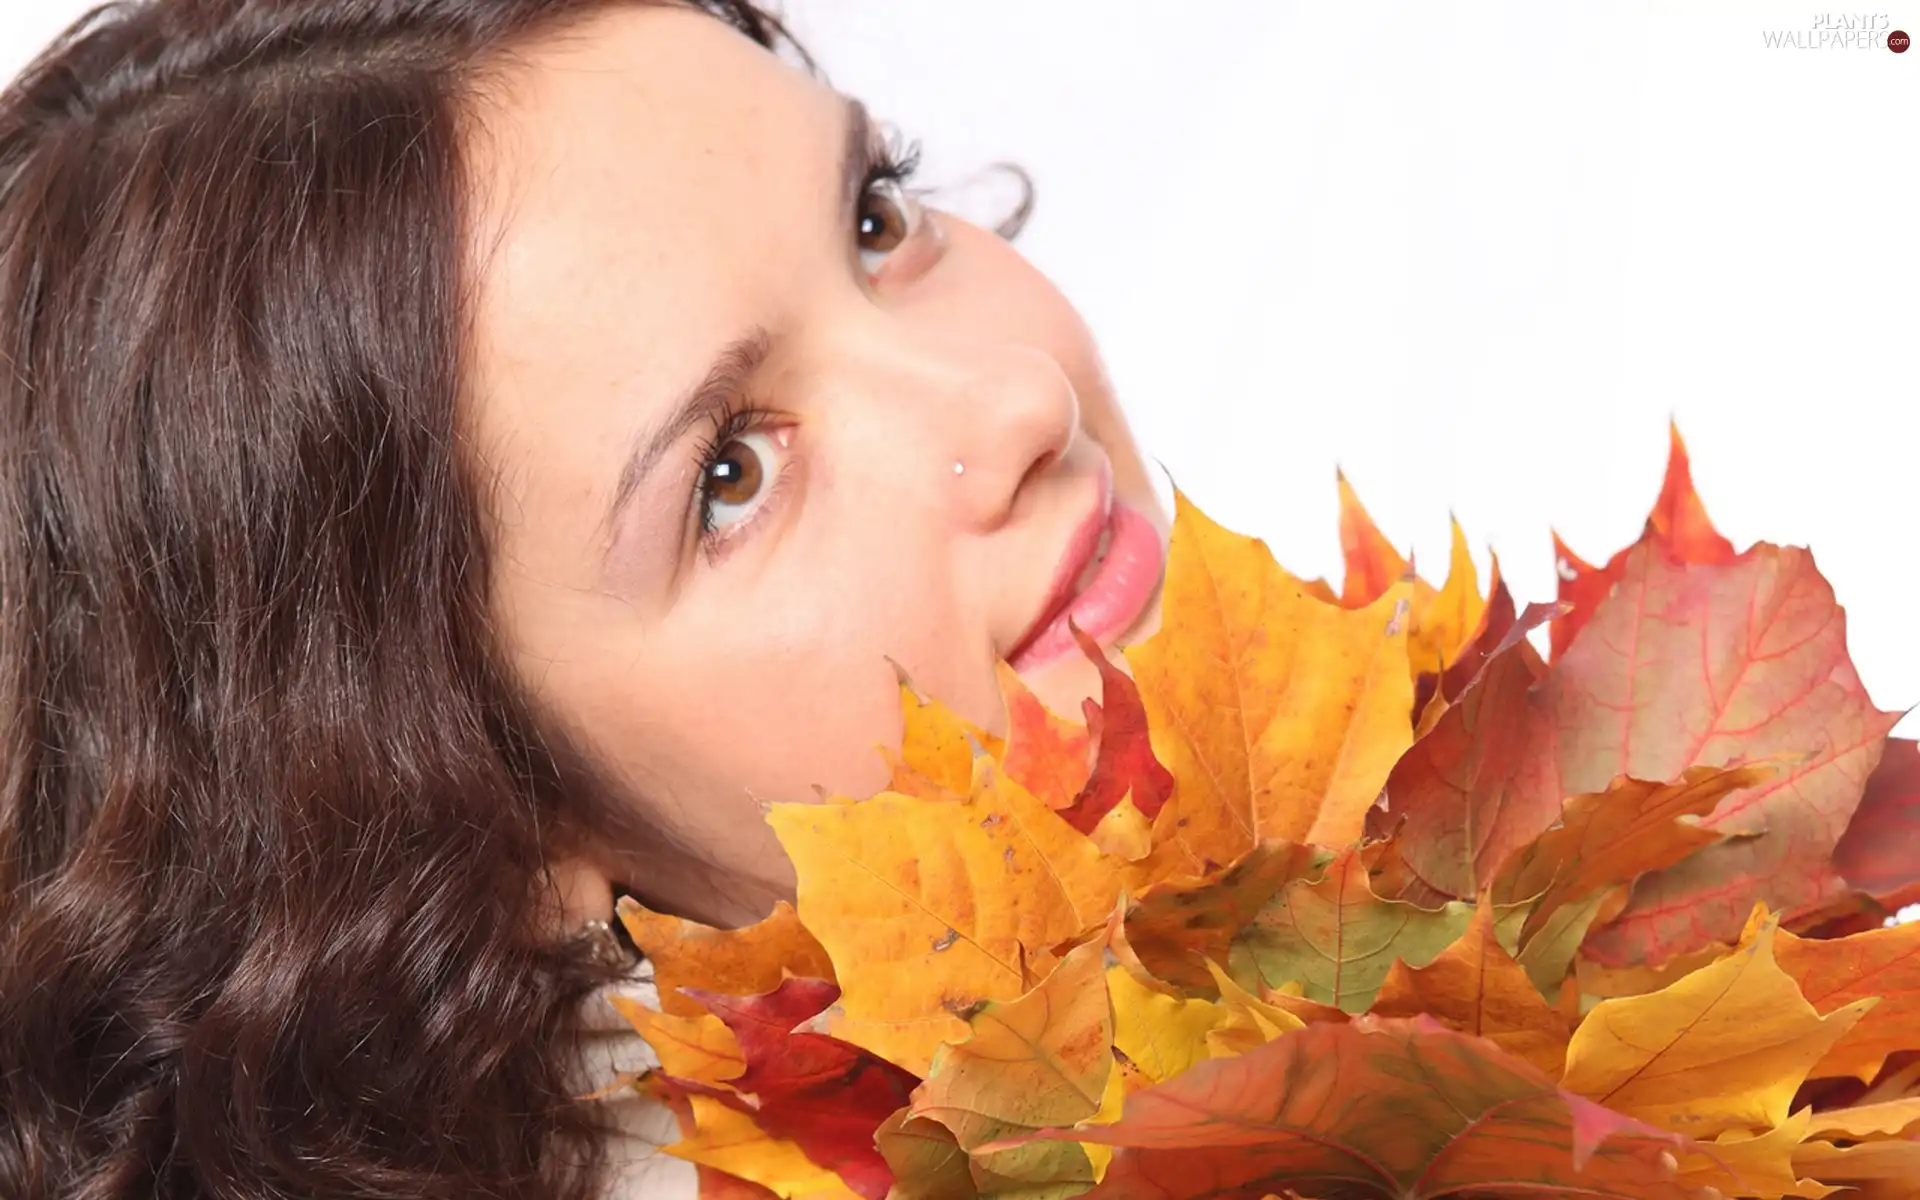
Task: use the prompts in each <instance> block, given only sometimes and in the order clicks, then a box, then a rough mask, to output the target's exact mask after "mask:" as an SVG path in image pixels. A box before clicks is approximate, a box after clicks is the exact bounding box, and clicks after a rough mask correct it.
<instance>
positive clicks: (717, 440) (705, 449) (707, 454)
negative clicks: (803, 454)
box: [693, 397, 786, 559]
mask: <svg viewBox="0 0 1920 1200" xmlns="http://www.w3.org/2000/svg"><path fill="white" fill-rule="evenodd" d="M780 419H781V415H780V414H779V413H777V412H775V411H774V410H773V409H770V408H765V407H763V406H761V405H758V404H755V403H753V402H752V401H751V400H748V399H746V398H745V397H732V398H729V399H728V400H727V401H726V404H725V406H724V407H723V408H722V409H721V411H720V413H719V415H718V416H717V417H716V418H715V420H714V422H713V428H712V429H711V430H710V431H709V432H708V433H707V434H706V435H705V436H703V437H702V438H701V439H700V442H699V444H698V445H697V446H696V454H697V457H698V461H699V463H700V473H699V475H698V477H697V478H696V480H695V483H694V489H693V503H694V520H695V523H696V524H697V525H698V526H699V529H698V532H699V537H700V548H701V550H702V551H703V552H705V553H706V555H707V556H708V557H709V558H710V559H711V558H717V557H718V555H717V551H718V550H719V549H720V547H721V545H722V544H723V543H724V542H725V541H726V540H728V539H729V538H730V537H732V536H733V535H734V531H735V530H738V529H744V528H746V527H747V526H748V525H751V524H752V523H753V521H754V519H756V518H757V517H758V513H757V512H756V513H755V516H754V517H750V518H748V520H747V521H746V522H745V523H744V524H740V525H734V526H730V527H729V528H728V529H726V530H724V531H723V530H721V529H720V528H718V527H717V526H715V525H714V523H713V500H712V495H711V493H710V491H709V488H710V487H711V484H710V483H709V482H708V481H709V480H710V479H711V478H712V477H713V469H714V467H715V466H717V465H719V462H720V452H721V451H723V450H725V449H726V448H727V447H728V446H730V445H732V444H733V442H734V440H735V439H737V438H742V437H745V436H746V435H747V434H750V433H758V432H760V431H761V430H763V429H766V428H767V427H768V426H770V425H773V424H775V423H777V422H778V421H779V420H780ZM785 476H786V471H785V469H782V470H781V472H780V474H779V475H778V476H776V477H775V478H774V479H772V480H771V481H769V482H768V484H767V487H768V488H770V489H777V488H778V487H780V484H781V481H782V480H783V479H784V478H785ZM765 505H766V501H762V502H761V507H762V508H764V507H765Z"/></svg>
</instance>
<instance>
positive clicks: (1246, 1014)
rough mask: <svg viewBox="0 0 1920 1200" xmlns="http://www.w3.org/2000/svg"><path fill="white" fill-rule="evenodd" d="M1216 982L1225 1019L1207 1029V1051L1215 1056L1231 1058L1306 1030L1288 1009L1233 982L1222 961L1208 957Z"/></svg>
mask: <svg viewBox="0 0 1920 1200" xmlns="http://www.w3.org/2000/svg"><path fill="white" fill-rule="evenodd" d="M1207 970H1209V971H1211V972H1212V973H1213V983H1214V986H1215V987H1216V988H1218V989H1219V991H1220V1008H1221V1010H1222V1013H1223V1018H1222V1020H1221V1021H1220V1023H1219V1024H1218V1025H1216V1026H1214V1027H1213V1028H1212V1029H1210V1030H1208V1031H1207V1050H1208V1051H1209V1052H1210V1053H1211V1055H1212V1056H1213V1057H1214V1058H1230V1057H1232V1056H1233V1055H1236V1054H1245V1053H1246V1052H1247V1051H1249V1050H1252V1049H1254V1048H1255V1047H1258V1046H1264V1045H1266V1044H1267V1043H1268V1042H1270V1041H1272V1040H1273V1039H1275V1038H1277V1037H1279V1036H1280V1035H1281V1034H1283V1033H1292V1032H1293V1031H1294V1030H1296V1029H1305V1028H1306V1027H1307V1023H1306V1022H1305V1021H1303V1020H1301V1019H1300V1018H1299V1017H1297V1016H1295V1015H1294V1014H1292V1013H1291V1012H1288V1011H1287V1010H1286V1009H1285V1008H1283V1007H1281V1006H1279V1005H1277V1004H1270V1003H1268V1002H1267V1001H1265V1000H1262V999H1261V998H1260V997H1258V996H1256V995H1254V994H1253V993H1252V992H1249V991H1248V990H1247V989H1245V988H1243V987H1241V986H1240V985H1239V984H1238V983H1235V982H1234V981H1233V977H1232V976H1231V975H1228V974H1227V973H1226V971H1225V970H1223V969H1222V968H1221V966H1220V964H1219V963H1217V962H1214V961H1213V960H1212V959H1208V960H1207Z"/></svg>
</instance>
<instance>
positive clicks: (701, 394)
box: [601, 96, 873, 550]
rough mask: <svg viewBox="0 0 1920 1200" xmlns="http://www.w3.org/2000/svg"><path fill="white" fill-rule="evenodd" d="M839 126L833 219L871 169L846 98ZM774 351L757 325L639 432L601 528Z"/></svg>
mask: <svg viewBox="0 0 1920 1200" xmlns="http://www.w3.org/2000/svg"><path fill="white" fill-rule="evenodd" d="M842 113H843V116H842V123H843V127H844V129H845V131H846V132H845V134H844V136H843V137H842V139H841V144H840V171H839V174H840V203H839V206H838V207H837V209H836V210H835V213H836V215H839V214H844V213H849V212H851V211H852V209H853V205H854V202H855V201H856V200H857V199H858V198H859V195H860V188H861V186H862V185H863V184H865V183H866V181H867V172H868V171H870V170H871V169H872V167H873V118H872V117H871V116H870V115H869V114H868V112H867V106H866V105H864V104H862V103H861V102H860V101H858V100H856V99H854V98H853V97H851V96H849V97H847V98H846V103H845V104H844V105H843V106H842ZM772 349H773V338H772V336H771V335H770V334H769V333H768V332H767V330H766V328H765V327H764V326H759V325H756V326H754V327H753V328H752V329H749V330H747V332H745V333H743V334H741V335H740V336H739V337H737V338H735V339H733V340H732V341H731V342H728V343H727V344H726V346H725V347H723V348H722V349H721V351H720V353H719V354H717V355H715V356H714V359H713V362H712V363H711V364H710V365H709V366H708V367H707V371H706V374H705V375H703V376H702V377H701V378H700V381H699V382H698V383H696V384H694V385H693V386H692V387H691V388H689V389H687V391H686V392H685V393H683V394H682V396H681V398H680V401H679V402H678V403H677V404H675V405H674V406H673V408H672V409H670V410H669V414H668V416H667V418H666V420H664V421H662V422H661V423H660V424H659V425H657V426H656V427H655V428H654V429H653V430H652V431H651V432H647V433H643V434H641V435H640V436H639V437H636V438H635V439H634V443H633V448H632V449H631V450H630V451H629V452H628V454H627V458H626V462H625V463H623V464H622V465H621V468H620V477H619V479H618V480H617V481H616V482H615V484H614V488H613V498H612V500H611V501H610V502H609V503H608V504H607V511H606V515H605V516H604V517H603V518H602V519H601V521H602V526H603V528H606V529H614V528H615V525H616V523H617V522H618V521H619V519H620V514H621V513H622V512H623V511H624V510H625V509H626V507H627V505H628V504H630V503H632V501H633V497H634V495H635V493H637V492H638V491H639V490H640V485H641V484H643V483H645V482H646V478H647V476H648V475H649V474H651V473H652V472H653V470H654V469H655V468H656V467H658V466H659V465H660V460H661V459H663V458H665V457H666V456H667V453H668V451H670V450H672V449H673V447H674V446H675V445H676V444H677V443H678V442H679V441H680V439H681V438H684V437H686V436H687V434H689V433H691V432H693V431H694V430H695V429H698V428H700V426H702V425H703V424H707V423H710V422H712V421H713V420H714V419H715V418H716V417H717V416H718V415H719V414H720V413H723V412H725V411H726V410H727V408H728V406H729V405H731V404H733V403H734V401H735V398H736V397H737V396H738V395H739V394H740V393H741V392H742V391H743V390H745V388H746V384H747V380H748V379H749V378H751V377H752V375H753V374H754V372H756V371H757V370H759V368H760V366H761V364H763V363H764V362H766V360H767V356H768V355H769V354H770V353H771V351H772ZM617 540H618V537H617V532H616V536H615V537H613V538H609V539H608V548H609V550H611V548H612V543H613V542H614V541H617Z"/></svg>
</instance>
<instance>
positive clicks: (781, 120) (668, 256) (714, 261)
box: [469, 4, 841, 366]
mask: <svg viewBox="0 0 1920 1200" xmlns="http://www.w3.org/2000/svg"><path fill="white" fill-rule="evenodd" d="M840 109H841V99H840V97H839V96H838V95H837V94H836V93H835V92H833V91H832V90H831V89H829V88H827V87H825V86H824V85H822V84H820V83H819V82H817V81H815V80H814V79H812V78H810V77H809V76H808V75H807V74H806V73H805V72H804V71H802V70H800V69H799V68H798V67H796V66H794V65H792V64H789V63H786V62H784V61H782V60H780V59H779V58H777V57H776V56H774V55H773V54H771V53H769V52H768V51H767V50H765V49H763V48H762V47H760V46H758V45H756V44H754V43H753V42H752V41H751V40H749V39H748V38H746V37H744V36H742V35H741V34H739V33H737V32H735V31H734V30H733V29H731V28H729V27H728V26H726V25H725V24H723V23H722V22H720V21H719V20H717V19H715V18H712V17H709V16H706V15H705V14H703V13H700V12H698V11H695V10H692V9H688V8H684V7H681V6H679V5H670V4H640V5H620V6H616V7H614V8H611V9H609V10H608V11H606V12H604V13H600V14H597V15H595V16H594V17H592V18H589V19H588V20H586V21H583V22H580V23H577V24H575V25H573V26H571V27H570V28H568V29H567V30H566V31H565V32H563V33H561V34H559V35H557V36H554V37H550V38H547V39H543V40H540V41H537V42H535V43H534V44H532V45H530V46H526V47H522V48H520V49H519V50H517V51H516V52H515V53H514V55H513V57H512V61H511V63H510V64H508V67H507V70H506V72H505V74H504V76H503V80H502V84H501V85H500V86H498V87H496V88H493V89H491V90H490V92H489V94H488V95H487V96H486V97H485V99H484V101H483V102H482V104H481V105H480V106H479V108H478V110H477V112H476V114H475V115H476V118H477V119H476V122H475V134H474V137H473V138H472V139H471V140H472V145H471V148H470V151H469V162H470V167H469V172H470V175H471V182H472V193H473V195H474V197H475V201H476V203H475V206H474V207H475V210H476V211H475V212H474V215H473V225H472V243H471V244H472V249H473V256H474V260H475V264H474V268H475V269H474V274H475V276H476V279H477V282H478V291H479V296H478V311H477V313H476V314H475V315H476V320H477V323H478V324H479V325H480V326H481V327H482V332H483V333H489V332H490V333H492V334H493V335H495V336H494V337H493V338H492V339H491V340H492V341H493V342H494V344H495V345H496V346H498V345H510V346H523V347H524V346H529V345H535V344H539V342H540V341H542V340H544V339H547V338H550V337H554V336H558V335H559V334H561V333H563V332H564V333H566V334H568V335H570V337H571V339H573V340H576V341H578V342H579V344H580V345H582V346H583V347H585V346H591V345H592V344H593V343H592V341H591V339H590V338H585V337H582V336H581V335H585V334H590V333H592V332H593V331H594V330H595V329H596V328H599V327H601V326H604V325H605V324H606V323H607V322H608V321H609V320H618V321H619V322H620V324H621V326H622V327H623V328H624V329H626V330H628V331H634V330H636V329H644V328H656V326H647V325H643V324H642V321H643V319H644V318H645V317H646V316H647V315H648V314H649V313H658V315H660V316H661V317H662V318H666V317H671V320H670V321H667V322H666V323H665V324H664V325H662V326H657V328H662V329H671V330H672V331H673V332H674V333H675V335H676V336H675V337H674V339H673V340H675V341H678V342H682V343H684V342H687V341H688V340H689V338H693V339H696V340H701V339H704V340H705V341H706V342H707V343H709V344H712V343H717V342H723V341H725V340H726V339H728V338H730V337H732V336H733V335H734V334H735V333H737V332H738V330H737V328H735V326H737V324H738V323H739V322H740V320H742V319H743V318H744V319H757V318H756V315H755V314H754V313H752V312H747V311H743V310H746V309H752V308H756V307H757V308H762V309H764V307H765V304H764V302H765V300H766V299H767V297H765V296H763V295H754V296H749V295H746V294H743V293H744V292H745V291H746V290H748V289H747V288H746V287H745V286H743V285H749V284H754V283H758V282H764V281H769V280H777V279H778V278H780V277H781V272H779V271H778V270H777V269H776V270H771V271H770V270H769V269H768V268H769V267H777V266H778V262H779V256H780V255H781V254H783V253H785V254H787V255H789V256H790V255H791V253H792V247H793V246H794V245H795V240H796V237H798V236H799V235H800V234H801V232H802V223H803V222H804V223H805V227H806V228H807V229H810V228H811V225H812V223H813V222H815V221H817V219H818V214H819V213H820V212H821V211H822V208H821V206H822V205H830V204H831V203H832V202H833V197H832V194H831V193H832V192H833V190H834V188H835V187H836V186H837V183H838V180H837V179H836V178H835V172H834V162H835V159H836V158H837V156H838V153H839V149H840V147H839V144H838V141H839V133H840V129H841V118H840ZM583 322H584V324H583ZM634 365H636V366H638V365H640V364H637V363H636V364H634Z"/></svg>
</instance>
